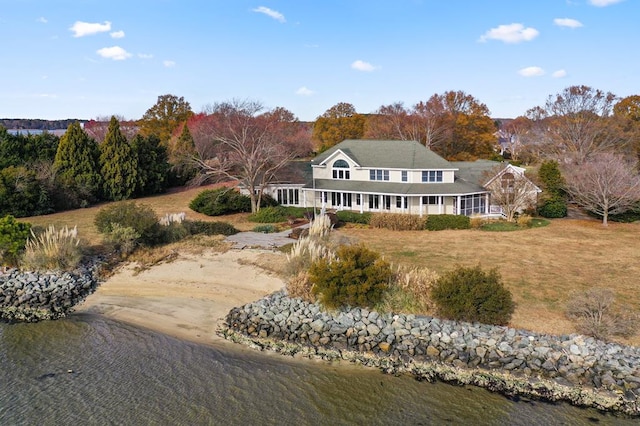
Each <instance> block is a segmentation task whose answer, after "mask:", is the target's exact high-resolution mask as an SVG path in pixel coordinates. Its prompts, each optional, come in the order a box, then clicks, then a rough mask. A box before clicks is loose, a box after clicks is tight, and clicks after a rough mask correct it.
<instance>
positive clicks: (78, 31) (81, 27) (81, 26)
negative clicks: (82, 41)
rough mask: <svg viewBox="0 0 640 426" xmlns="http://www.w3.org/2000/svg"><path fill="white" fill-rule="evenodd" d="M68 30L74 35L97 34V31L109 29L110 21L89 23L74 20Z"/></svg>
mask: <svg viewBox="0 0 640 426" xmlns="http://www.w3.org/2000/svg"><path fill="white" fill-rule="evenodd" d="M69 30H70V31H73V36H74V37H84V36H88V35H93V34H98V33H106V32H107V31H111V22H109V21H104V24H100V23H97V22H96V23H91V22H82V21H76V23H75V24H73V25H72V26H71V27H70V28H69Z"/></svg>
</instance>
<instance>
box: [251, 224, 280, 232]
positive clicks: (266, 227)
mask: <svg viewBox="0 0 640 426" xmlns="http://www.w3.org/2000/svg"><path fill="white" fill-rule="evenodd" d="M253 232H262V233H264V234H272V233H274V232H278V228H277V227H276V226H275V225H271V224H269V225H258V226H256V227H255V228H253Z"/></svg>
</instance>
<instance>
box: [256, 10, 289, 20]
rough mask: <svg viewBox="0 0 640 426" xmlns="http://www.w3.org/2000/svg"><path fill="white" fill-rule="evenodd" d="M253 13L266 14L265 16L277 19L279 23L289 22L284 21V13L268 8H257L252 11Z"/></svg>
mask: <svg viewBox="0 0 640 426" xmlns="http://www.w3.org/2000/svg"><path fill="white" fill-rule="evenodd" d="M252 12H257V13H264V14H265V15H267V16H269V17H270V18H273V19H275V20H276V21H278V22H282V23H285V22H287V20H286V19H284V15H283V14H282V13H280V12H278V11H276V10H273V9H269V8H268V7H264V6H260V7H256V8H255V9H252Z"/></svg>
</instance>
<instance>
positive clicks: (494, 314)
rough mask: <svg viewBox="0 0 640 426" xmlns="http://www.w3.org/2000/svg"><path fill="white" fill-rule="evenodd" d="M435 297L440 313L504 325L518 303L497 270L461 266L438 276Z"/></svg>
mask: <svg viewBox="0 0 640 426" xmlns="http://www.w3.org/2000/svg"><path fill="white" fill-rule="evenodd" d="M431 296H432V298H433V301H434V303H435V304H436V307H437V310H438V313H439V314H440V315H442V316H444V317H446V318H450V319H453V320H457V321H469V322H473V321H478V322H482V323H486V324H497V325H503V324H506V323H508V322H509V320H510V319H511V314H513V310H514V308H515V305H514V303H513V300H512V298H511V293H510V292H509V290H507V289H506V288H505V287H504V286H503V285H502V282H501V278H500V275H499V274H498V271H497V270H496V269H492V270H490V271H488V272H485V271H483V270H482V268H481V267H480V265H478V266H475V267H471V268H465V267H461V266H460V267H457V268H456V269H454V270H452V271H450V272H448V273H446V274H445V275H443V276H442V277H440V278H439V279H438V281H437V282H436V284H435V286H434V287H433V290H432V291H431Z"/></svg>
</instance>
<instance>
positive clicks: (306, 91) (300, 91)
mask: <svg viewBox="0 0 640 426" xmlns="http://www.w3.org/2000/svg"><path fill="white" fill-rule="evenodd" d="M315 93H316V92H314V91H313V90H311V89H308V88H307V87H305V86H302V87H301V88H299V89H298V90H296V95H301V96H311V95H313V94H315Z"/></svg>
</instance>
